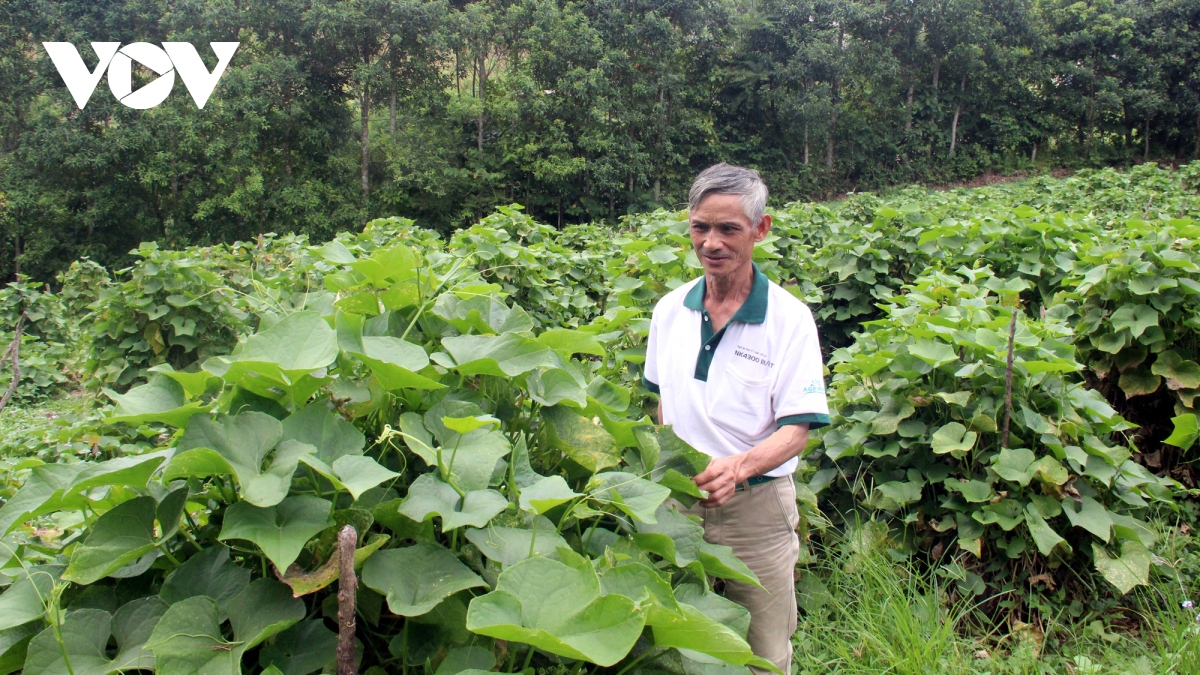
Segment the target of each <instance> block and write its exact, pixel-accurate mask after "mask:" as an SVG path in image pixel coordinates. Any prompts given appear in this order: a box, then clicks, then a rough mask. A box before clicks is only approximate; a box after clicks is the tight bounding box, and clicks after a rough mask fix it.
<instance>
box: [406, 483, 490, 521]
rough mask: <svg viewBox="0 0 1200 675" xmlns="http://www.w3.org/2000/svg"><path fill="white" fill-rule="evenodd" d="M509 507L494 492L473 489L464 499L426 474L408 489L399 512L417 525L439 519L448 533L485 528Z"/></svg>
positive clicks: (448, 486)
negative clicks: (463, 529) (462, 529)
mask: <svg viewBox="0 0 1200 675" xmlns="http://www.w3.org/2000/svg"><path fill="white" fill-rule="evenodd" d="M507 506H508V500H507V499H505V498H504V495H502V494H500V493H499V492H496V491H495V490H473V491H471V492H468V493H467V494H466V496H465V497H463V496H459V494H458V492H456V491H455V490H454V488H453V487H451V486H450V485H449V484H448V483H446V482H445V481H443V480H441V479H440V478H438V477H437V476H435V475H433V474H429V473H426V474H422V475H420V476H418V477H417V480H416V481H414V482H413V484H412V485H411V486H409V488H408V496H407V497H405V498H404V502H403V503H401V504H400V513H402V514H404V515H406V516H408V517H409V518H411V519H413V520H415V521H416V522H418V523H421V522H425V521H426V520H429V519H431V518H433V517H434V516H440V517H441V519H442V531H443V532H449V531H450V530H453V529H456V528H459V527H463V526H465V525H470V526H472V527H486V526H487V524H488V523H489V522H490V521H491V520H492V518H493V517H494V516H495V515H496V514H497V513H500V512H501V511H503V510H504V509H505V507H507Z"/></svg>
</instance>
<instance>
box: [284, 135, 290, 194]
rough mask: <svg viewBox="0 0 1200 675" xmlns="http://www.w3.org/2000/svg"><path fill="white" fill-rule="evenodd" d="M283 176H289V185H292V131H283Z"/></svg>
mask: <svg viewBox="0 0 1200 675" xmlns="http://www.w3.org/2000/svg"><path fill="white" fill-rule="evenodd" d="M283 175H285V176H287V182H288V185H291V184H292V129H291V127H288V128H286V129H284V130H283Z"/></svg>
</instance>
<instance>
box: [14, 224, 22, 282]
mask: <svg viewBox="0 0 1200 675" xmlns="http://www.w3.org/2000/svg"><path fill="white" fill-rule="evenodd" d="M20 278H21V235H20V234H14V235H13V280H14V281H15V280H17V279H20Z"/></svg>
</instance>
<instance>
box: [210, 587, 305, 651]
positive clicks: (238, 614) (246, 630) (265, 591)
mask: <svg viewBox="0 0 1200 675" xmlns="http://www.w3.org/2000/svg"><path fill="white" fill-rule="evenodd" d="M222 608H223V609H225V610H226V611H228V612H229V623H230V624H232V625H233V635H234V637H235V638H237V641H238V642H239V648H240V649H241V650H242V651H243V652H244V651H246V650H248V649H251V648H253V647H255V646H256V645H258V644H260V643H261V642H262V641H263V640H266V639H267V638H269V637H271V636H272V635H275V634H276V633H279V632H281V631H283V630H286V629H287V628H288V627H289V626H291V625H292V624H294V623H296V622H297V621H299V620H300V619H303V618H304V613H305V610H304V601H303V600H300V599H299V598H294V597H292V591H291V589H290V588H288V587H287V586H285V585H284V584H282V583H280V582H279V581H276V580H275V579H271V578H269V577H264V578H262V579H256V580H255V581H254V582H253V583H251V584H250V585H249V586H247V587H246V589H245V590H243V591H242V592H241V593H239V594H237V595H235V596H234V597H233V598H230V600H229V601H228V602H227V603H225V605H223V607H222Z"/></svg>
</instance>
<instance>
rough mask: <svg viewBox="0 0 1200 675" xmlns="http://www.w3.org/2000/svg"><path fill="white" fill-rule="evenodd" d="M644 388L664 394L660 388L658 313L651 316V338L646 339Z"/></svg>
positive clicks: (643, 370) (643, 368)
mask: <svg viewBox="0 0 1200 675" xmlns="http://www.w3.org/2000/svg"><path fill="white" fill-rule="evenodd" d="M642 386H643V387H645V388H647V389H649V390H650V391H652V392H654V393H655V394H660V393H662V392H661V390H660V388H659V386H658V312H654V313H652V314H651V315H650V336H649V337H647V338H646V361H645V362H644V363H643V365H642Z"/></svg>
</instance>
